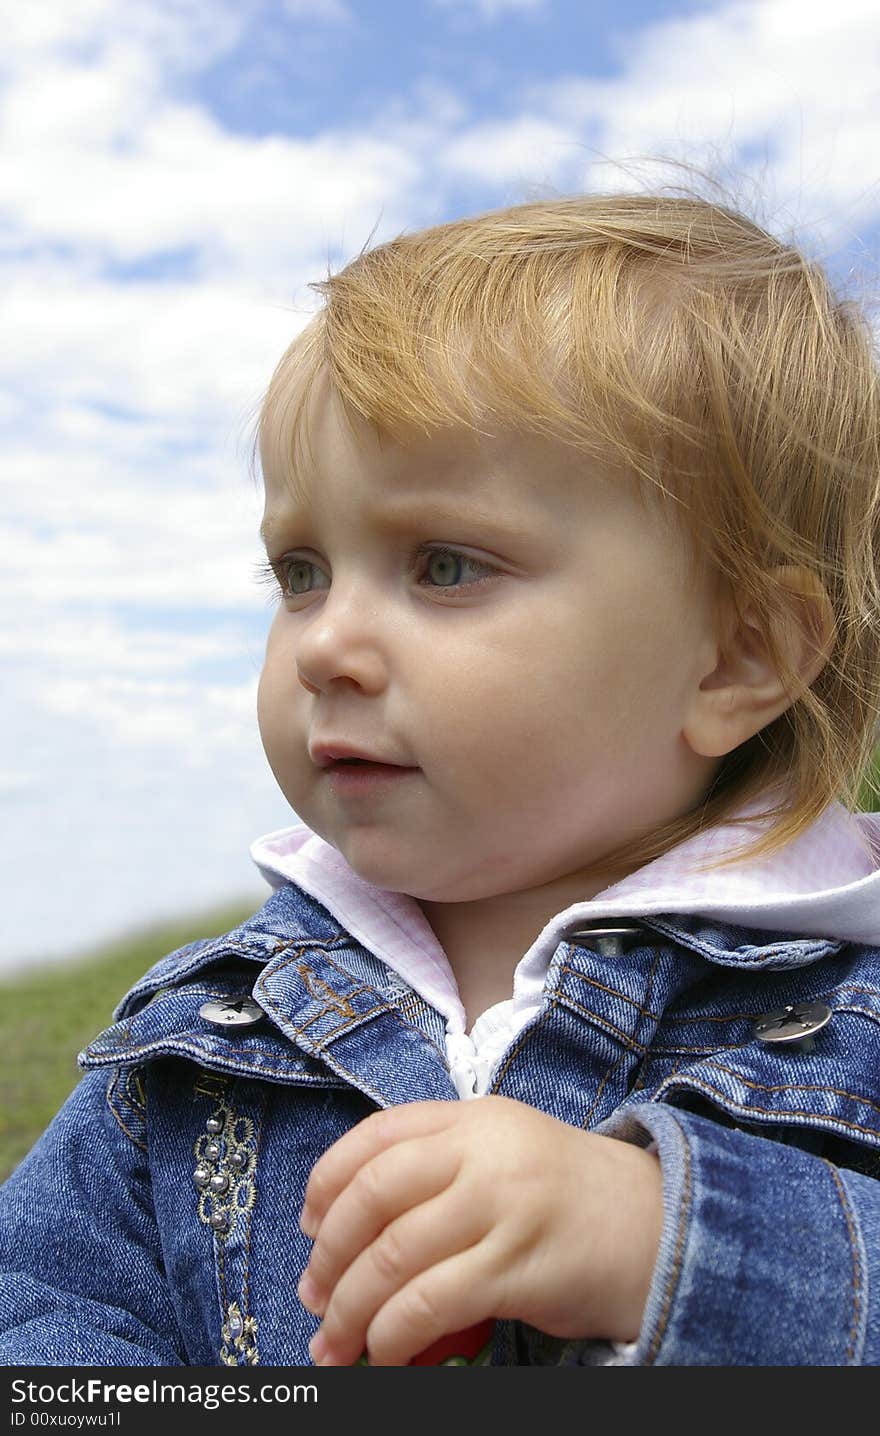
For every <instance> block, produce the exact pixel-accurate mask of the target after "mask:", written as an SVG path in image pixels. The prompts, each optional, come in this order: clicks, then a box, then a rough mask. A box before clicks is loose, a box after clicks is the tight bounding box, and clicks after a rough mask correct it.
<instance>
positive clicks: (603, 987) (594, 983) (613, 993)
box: [562, 955, 663, 1022]
mask: <svg viewBox="0 0 880 1436" xmlns="http://www.w3.org/2000/svg"><path fill="white" fill-rule="evenodd" d="M658 961H659V955H658V957H656V958H655V959H654V963H653V965H652V967H651V973H652V974H653V972H654V969H655V968H656V966H657V962H658ZM562 971H563V972H567V973H570V974H571V976H572V977H577V978H579V979H580V981H581V982H587V983H589V985H590V987H598V988H599V990H600V991H601V992H607V993H608V995H609V997H618V998H620V1001H621V1002H628V1003H629V1005H630V1007H637V1008H638V1010H639V1012H640V1013H642V1012H644V1013H646V1015H647V1016H648V1017H651V1018H653V1020H654V1021H655V1022H659V1021H660V1018H661V1017H662V1016H663V1014H662V1012H648V1011H647V1008H646V1007H645V1006H644V1005H643V1004H642V1003H641V1002H638V1001H637V1000H636V998H634V997H630V996H628V994H627V993H625V992H618V990H617V988H616V987H608V985H607V984H606V983H604V982H599V981H598V980H597V978H595V977H587V974H586V973H585V972H579V971H578V969H577V968H576V967H569V966H568V965H564V966H563V968H562ZM649 986H650V982H649Z"/></svg>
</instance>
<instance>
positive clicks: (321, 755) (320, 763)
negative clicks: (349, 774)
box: [309, 743, 408, 768]
mask: <svg viewBox="0 0 880 1436" xmlns="http://www.w3.org/2000/svg"><path fill="white" fill-rule="evenodd" d="M309 756H310V757H311V760H312V762H313V763H314V764H316V766H317V767H319V768H329V767H331V766H332V767H340V768H348V767H350V768H357V767H358V766H359V765H363V764H370V763H375V764H379V765H380V766H382V767H388V768H405V767H407V766H408V765H407V764H405V763H397V762H395V760H394V759H393V758H386V757H384V756H383V755H382V754H380V753H368V752H367V751H366V749H364V748H355V747H353V746H352V744H350V743H316V744H315V746H314V748H312V749H310V753H309Z"/></svg>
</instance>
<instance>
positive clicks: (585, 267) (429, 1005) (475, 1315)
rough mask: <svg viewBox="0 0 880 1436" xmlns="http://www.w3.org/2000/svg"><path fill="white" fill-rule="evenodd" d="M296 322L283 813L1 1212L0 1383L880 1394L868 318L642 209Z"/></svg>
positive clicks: (425, 256)
mask: <svg viewBox="0 0 880 1436" xmlns="http://www.w3.org/2000/svg"><path fill="white" fill-rule="evenodd" d="M318 287H319V288H320V289H321V290H322V292H323V293H324V295H325V304H324V307H323V308H322V310H321V311H320V312H319V313H318V314H317V315H316V316H315V317H314V318H313V319H312V321H311V322H310V323H309V324H308V325H307V327H306V328H305V330H304V331H303V332H302V333H301V334H300V335H299V336H298V337H297V338H296V339H295V340H294V342H293V344H292V345H291V347H290V349H289V350H288V351H287V353H286V354H285V355H284V357H283V358H282V360H281V362H280V364H279V366H278V369H277V370H276V373H275V375H274V377H273V379H272V381H271V384H270V386H269V390H268V393H267V395H266V398H265V402H264V404H263V407H262V411H261V415H260V422H259V433H258V439H259V447H260V458H261V464H262V472H263V478H264V481H265V495H266V507H265V516H264V522H263V530H262V532H263V537H264V539H265V544H266V549H267V560H268V561H267V576H268V578H269V580H270V582H271V583H272V585H273V587H274V590H275V592H276V595H277V610H276V613H275V617H274V620H273V623H272V626H271V631H270V634H269V639H268V645H267V651H266V661H265V666H264V669H263V674H262V678H261V682H260V691H259V721H260V730H261V734H262V739H263V743H264V746H265V750H266V754H267V757H268V760H269V763H270V765H271V767H272V770H273V772H274V774H275V776H276V778H277V780H278V783H279V786H280V788H281V790H282V791H283V793H284V794H285V797H286V798H287V799H288V801H289V803H290V805H291V808H292V809H293V810H294V812H295V814H296V816H297V818H298V819H299V821H298V822H297V824H296V825H294V826H293V827H290V828H286V829H284V830H283V831H281V832H277V833H273V834H270V835H269V836H268V837H265V838H263V839H262V840H260V841H258V842H257V843H256V844H254V847H253V849H252V852H253V856H254V858H255V860H256V862H257V863H258V864H259V866H260V868H261V870H262V871H263V872H264V874H265V875H266V877H267V879H268V881H269V883H270V884H271V885H272V887H273V889H274V892H273V894H272V896H271V897H270V898H269V900H268V901H267V903H266V905H265V906H264V907H263V908H262V910H261V911H260V912H259V913H257V914H256V915H255V916H254V917H252V918H250V919H249V920H248V921H247V922H246V923H245V924H243V926H241V927H240V928H238V929H236V930H235V931H233V932H231V933H227V934H226V935H225V936H223V937H222V938H219V939H210V940H209V939H203V940H200V941H196V942H193V943H190V944H189V945H188V946H186V947H185V948H183V949H181V950H180V951H178V952H175V953H172V954H171V955H170V956H168V957H166V958H164V959H162V961H161V962H159V963H158V964H157V965H156V966H155V967H154V968H153V969H152V970H151V971H150V972H148V973H147V974H146V976H145V977H144V978H142V979H141V981H140V982H139V983H138V984H137V985H136V986H135V987H134V988H133V989H132V991H131V992H129V993H128V995H127V996H126V997H125V998H124V999H123V1001H122V1002H121V1003H120V1005H119V1007H118V1009H117V1012H116V1016H117V1018H118V1020H117V1021H116V1023H115V1025H113V1026H112V1027H110V1028H109V1029H108V1030H107V1031H105V1032H104V1033H102V1034H101V1035H100V1036H99V1037H97V1038H96V1039H95V1041H94V1042H92V1043H91V1044H90V1045H89V1046H88V1047H87V1048H86V1050H85V1052H84V1053H82V1054H81V1057H80V1062H81V1065H82V1066H83V1067H84V1068H85V1075H84V1077H83V1079H82V1080H81V1082H80V1085H79V1086H78V1087H77V1089H76V1090H75V1091H74V1092H73V1094H72V1095H71V1097H70V1098H69V1099H68V1101H67V1103H66V1104H65V1105H64V1107H63V1108H62V1110H61V1112H60V1113H59V1114H58V1116H57V1117H56V1118H55V1120H54V1121H53V1123H52V1124H51V1126H50V1127H49V1129H48V1130H47V1132H46V1133H44V1135H43V1137H42V1138H41V1139H40V1141H39V1142H38V1143H37V1145H36V1146H35V1148H34V1149H33V1151H32V1152H31V1153H30V1155H29V1156H28V1157H27V1158H26V1159H25V1160H24V1161H23V1162H22V1163H21V1165H20V1167H19V1168H18V1169H17V1170H16V1172H15V1173H14V1174H13V1176H12V1177H11V1178H10V1179H9V1181H8V1182H7V1183H6V1185H5V1187H4V1188H3V1191H2V1195H0V1258H2V1265H3V1270H4V1274H3V1277H2V1280H0V1327H2V1331H3V1332H4V1333H5V1335H3V1336H0V1360H2V1361H3V1363H4V1364H14V1363H23V1364H36V1365H41V1364H42V1365H85V1364H91V1365H122V1366H139V1365H192V1366H211V1365H218V1364H226V1365H256V1364H261V1365H264V1366H279V1365H302V1364H307V1363H308V1362H310V1361H312V1362H315V1363H318V1364H322V1365H350V1364H353V1363H356V1362H358V1361H363V1360H366V1361H369V1362H370V1363H372V1364H376V1365H385V1366H388V1365H403V1364H406V1363H409V1362H413V1361H415V1362H417V1363H425V1362H427V1361H437V1362H439V1361H443V1360H447V1359H451V1360H453V1361H460V1360H467V1359H474V1358H475V1359H476V1360H478V1361H482V1362H484V1363H491V1364H494V1365H602V1364H616V1365H635V1366H642V1365H680V1366H685V1365H802V1366H812V1365H831V1366H836V1365H840V1366H845V1365H877V1364H880V1180H878V1179H880V1076H878V1073H880V905H878V897H880V860H878V854H880V815H869V814H864V813H859V812H857V811H856V808H857V801H858V793H859V790H860V784H861V781H862V779H863V776H864V774H865V772H866V769H867V767H868V763H869V759H870V756H871V753H872V750H873V745H874V737H875V723H876V720H877V715H878V712H880V595H878V557H880V502H878V501H880V488H878V474H880V385H878V373H877V364H876V359H875V355H874V352H873V348H872V343H871V337H870V332H869V328H868V324H867V321H866V317H865V315H864V314H862V313H860V312H859V311H858V310H856V309H855V308H853V307H851V306H848V305H844V304H841V303H838V302H837V301H836V300H835V298H834V296H833V294H832V292H831V289H830V286H829V284H828V282H827V280H826V279H825V277H824V276H823V274H822V273H821V272H820V271H819V270H818V268H817V267H816V266H815V265H812V264H810V263H808V262H807V261H806V260H805V259H804V258H803V257H802V256H801V255H800V254H798V253H797V251H796V250H794V249H792V248H790V247H787V246H786V245H784V244H782V243H780V242H778V241H777V240H775V239H774V238H772V237H771V236H770V235H768V234H766V233H765V232H764V231H763V230H761V229H760V228H758V227H757V226H756V225H754V224H753V223H751V222H750V221H749V220H747V219H746V218H744V217H743V216H741V215H739V214H737V213H735V212H733V211H732V210H728V209H725V208H722V207H720V206H718V205H713V204H710V203H707V202H704V201H701V200H697V199H682V198H672V197H661V196H637V197H634V196H611V197H609V196H589V197H586V198H577V199H567V200H560V201H554V202H540V203H532V204H527V205H522V206H519V207H516V208H512V209H507V210H503V211H499V212H496V213H492V214H488V215H483V216H479V217H476V218H470V219H466V220H462V221H457V222H455V223H452V224H447V225H442V226H439V227H437V228H434V229H430V230H426V231H423V232H421V233H417V234H413V235H409V236H404V237H402V238H400V239H398V240H395V241H392V242H390V243H388V244H385V245H382V246H379V247H377V248H376V249H374V250H372V251H369V252H366V253H363V254H361V255H360V256H359V257H358V258H357V259H356V260H355V261H354V262H353V263H352V264H350V265H349V266H348V267H347V268H346V269H344V270H343V271H342V273H340V274H338V275H336V276H335V277H333V278H332V279H330V280H328V281H327V282H326V283H325V284H322V285H320V286H318ZM477 1097H479V1098H480V1099H481V1100H479V1101H476V1100H471V1099H474V1098H477Z"/></svg>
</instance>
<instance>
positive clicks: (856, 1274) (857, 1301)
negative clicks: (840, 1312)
mask: <svg viewBox="0 0 880 1436" xmlns="http://www.w3.org/2000/svg"><path fill="white" fill-rule="evenodd" d="M822 1161H823V1162H824V1163H825V1165H826V1167H827V1168H828V1170H829V1171H830V1173H831V1176H832V1178H833V1179H834V1185H835V1186H836V1188H837V1195H838V1198H839V1200H840V1205H841V1207H842V1208H843V1215H844V1218H845V1220H846V1231H847V1236H848V1237H849V1246H850V1251H851V1253H852V1262H853V1276H852V1293H853V1320H852V1327H851V1328H850V1338H849V1347H848V1349H847V1353H846V1365H847V1366H850V1365H851V1364H852V1358H853V1356H854V1355H855V1350H856V1335H857V1332H858V1329H859V1321H860V1318H861V1304H862V1274H861V1263H860V1262H859V1256H858V1247H857V1245H856V1233H855V1226H854V1225H853V1220H852V1213H851V1212H850V1206H849V1200H848V1198H847V1195H846V1191H845V1189H844V1186H843V1183H842V1181H841V1180H840V1177H839V1175H838V1173H837V1170H836V1168H835V1167H834V1165H833V1164H832V1163H831V1162H829V1161H828V1159H827V1158H826V1157H823V1158H822Z"/></svg>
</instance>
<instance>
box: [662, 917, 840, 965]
mask: <svg viewBox="0 0 880 1436" xmlns="http://www.w3.org/2000/svg"><path fill="white" fill-rule="evenodd" d="M651 926H652V927H655V928H657V929H658V931H659V932H662V933H663V934H664V935H665V936H666V937H670V938H672V940H673V941H674V942H675V943H676V944H679V945H680V946H682V947H685V948H689V949H690V950H691V951H695V952H700V953H703V954H704V956H707V957H709V958H710V959H711V960H712V961H714V962H715V963H716V964H717V963H718V961H719V955H720V956H721V957H722V958H728V957H735V958H736V959H737V962H736V966H740V965H742V966H743V967H745V966H747V965H750V964H754V963H758V962H768V961H769V960H770V959H771V958H773V957H786V956H788V954H789V952H791V951H794V952H797V953H800V954H803V955H804V956H806V957H809V956H810V954H812V953H814V952H816V951H817V950H820V949H821V950H822V951H824V953H825V955H826V956H827V957H833V956H834V955H835V954H836V953H838V952H840V950H841V948H843V947H846V946H847V944H846V943H845V942H836V941H832V940H830V939H828V938H816V940H815V941H814V942H812V943H811V942H779V943H773V942H771V943H770V944H769V945H768V946H767V947H762V948H759V949H758V951H757V953H756V954H755V956H754V957H744V956H742V948H741V947H733V948H730V949H727V948H720V947H713V946H712V944H711V943H708V942H704V941H702V940H701V939H700V938H698V937H695V936H694V935H693V934H692V933H687V934H685V933H682V932H679V931H677V930H676V929H675V928H674V927H672V925H671V924H669V923H665V922H662V921H661V920H660V919H659V918H656V917H652V918H651ZM721 965H722V966H727V965H728V964H726V963H722V964H721Z"/></svg>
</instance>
